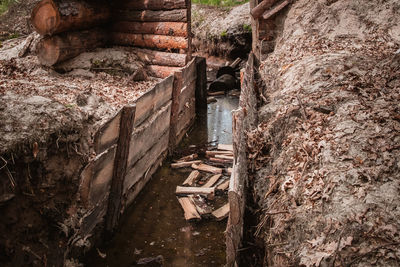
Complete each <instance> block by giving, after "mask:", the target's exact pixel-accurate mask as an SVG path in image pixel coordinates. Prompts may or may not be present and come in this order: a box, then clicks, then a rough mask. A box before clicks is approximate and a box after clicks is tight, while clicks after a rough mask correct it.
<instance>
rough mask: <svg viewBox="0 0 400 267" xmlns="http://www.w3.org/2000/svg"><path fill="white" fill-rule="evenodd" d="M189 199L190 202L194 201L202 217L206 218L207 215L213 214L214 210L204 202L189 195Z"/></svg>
mask: <svg viewBox="0 0 400 267" xmlns="http://www.w3.org/2000/svg"><path fill="white" fill-rule="evenodd" d="M188 198H189V199H190V201H192V203H193V204H194V206H195V207H196V210H197V212H198V213H199V214H200V216H204V217H206V216H207V215H209V214H211V213H212V208H211V207H210V206H208V205H207V204H206V203H204V201H201V200H200V199H198V198H196V197H195V196H193V195H188Z"/></svg>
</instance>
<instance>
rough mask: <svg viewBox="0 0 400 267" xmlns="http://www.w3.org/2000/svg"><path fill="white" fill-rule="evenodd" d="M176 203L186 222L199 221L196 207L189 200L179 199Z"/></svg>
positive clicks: (185, 198)
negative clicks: (179, 206)
mask: <svg viewBox="0 0 400 267" xmlns="http://www.w3.org/2000/svg"><path fill="white" fill-rule="evenodd" d="M178 201H179V204H181V207H182V209H183V211H184V214H185V220H186V221H190V220H200V219H201V216H200V214H199V213H198V212H197V210H196V207H195V206H194V204H193V203H192V202H191V201H190V199H189V198H187V197H180V198H178Z"/></svg>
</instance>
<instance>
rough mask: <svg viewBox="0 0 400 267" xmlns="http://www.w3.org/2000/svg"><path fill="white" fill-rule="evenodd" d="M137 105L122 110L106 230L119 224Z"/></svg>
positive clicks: (109, 231)
mask: <svg viewBox="0 0 400 267" xmlns="http://www.w3.org/2000/svg"><path fill="white" fill-rule="evenodd" d="M135 111H136V106H135V105H131V106H125V107H123V108H122V111H121V122H120V125H121V126H120V130H119V138H118V144H117V150H116V152H115V159H114V168H113V178H112V182H111V188H110V196H109V198H108V208H107V216H106V231H107V232H108V233H112V232H114V230H115V227H116V226H117V225H118V222H119V218H120V214H121V207H122V203H121V201H122V191H123V185H124V179H125V174H126V169H127V161H128V154H129V146H130V137H131V135H132V130H133V122H134V118H135Z"/></svg>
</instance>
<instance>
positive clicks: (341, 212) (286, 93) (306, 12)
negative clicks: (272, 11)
mask: <svg viewBox="0 0 400 267" xmlns="http://www.w3.org/2000/svg"><path fill="white" fill-rule="evenodd" d="M399 18H400V5H399V3H398V1H394V0H388V1H347V0H339V1H331V0H319V1H314V0H312V1H311V0H298V1H295V2H294V3H293V4H292V5H291V6H290V8H289V9H287V10H285V12H284V13H282V14H280V15H279V16H278V17H277V18H276V20H275V23H276V24H277V25H278V29H279V32H278V35H277V39H276V44H275V47H274V51H273V52H272V53H270V54H264V55H262V57H263V61H262V62H261V65H260V68H259V72H260V80H259V84H258V86H259V89H260V108H259V125H258V127H257V128H256V129H254V130H253V131H251V132H248V133H247V136H248V137H247V142H248V158H249V168H250V172H251V180H250V184H251V186H252V192H253V195H252V197H254V201H255V203H257V204H258V208H259V210H258V213H257V214H258V218H259V223H258V226H257V228H256V229H257V230H256V231H255V236H256V237H257V238H260V239H261V240H262V241H263V247H264V248H265V254H264V255H262V258H261V261H260V262H259V263H258V264H259V265H261V264H263V265H266V266H399V264H400V249H399V248H400V234H399V233H400V221H399V218H400V209H399V206H400V197H399V196H400V194H399V193H400V165H399V162H400V146H399V144H400V106H399V103H400V79H399V77H400V50H399V48H400V20H399Z"/></svg>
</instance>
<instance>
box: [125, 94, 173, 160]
mask: <svg viewBox="0 0 400 267" xmlns="http://www.w3.org/2000/svg"><path fill="white" fill-rule="evenodd" d="M170 118H171V101H168V102H167V103H166V104H165V105H164V106H163V107H161V108H160V109H159V110H157V111H156V112H155V113H154V114H153V115H152V116H150V117H149V118H148V119H147V120H146V121H144V122H143V123H141V124H140V125H139V126H137V127H135V129H134V130H133V133H132V135H131V137H130V150H129V156H128V166H129V167H131V166H132V165H133V164H135V163H136V162H137V161H138V160H139V159H140V158H142V157H143V156H144V154H145V153H146V152H147V151H148V150H149V149H150V148H151V147H152V146H153V145H154V142H155V140H159V139H160V138H161V136H162V135H163V134H165V132H166V131H167V130H168V129H169V125H170V123H169V122H170Z"/></svg>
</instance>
